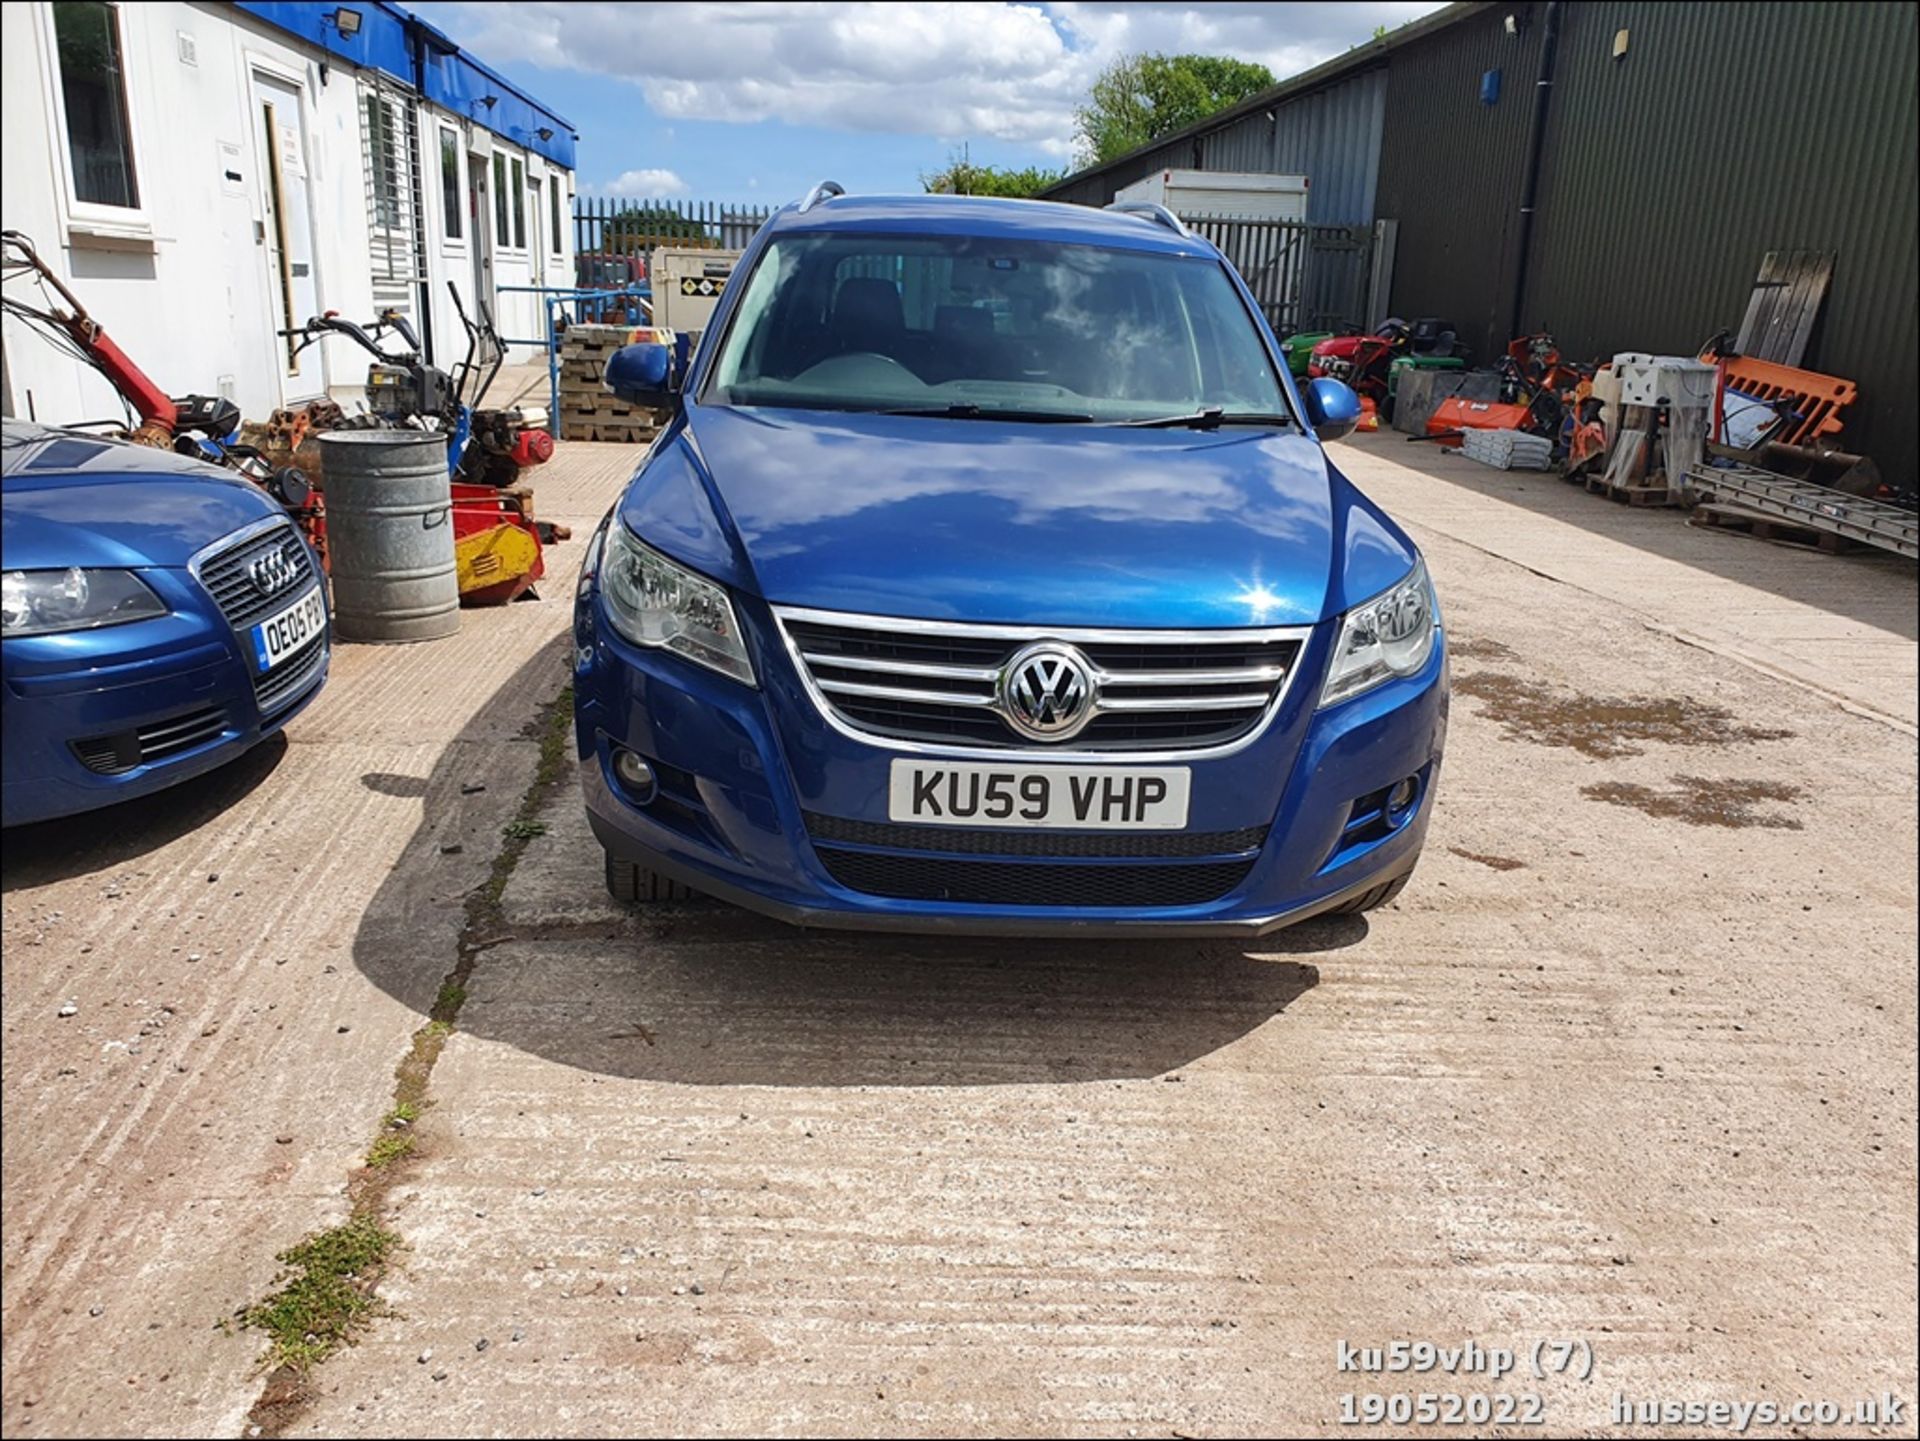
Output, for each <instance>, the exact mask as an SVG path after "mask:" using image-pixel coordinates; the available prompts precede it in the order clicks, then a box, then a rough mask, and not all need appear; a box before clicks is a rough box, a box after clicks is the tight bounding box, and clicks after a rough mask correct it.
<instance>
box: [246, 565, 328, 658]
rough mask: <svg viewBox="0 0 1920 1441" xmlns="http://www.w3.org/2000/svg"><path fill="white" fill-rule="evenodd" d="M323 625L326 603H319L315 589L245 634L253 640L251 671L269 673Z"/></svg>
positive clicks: (325, 617)
mask: <svg viewBox="0 0 1920 1441" xmlns="http://www.w3.org/2000/svg"><path fill="white" fill-rule="evenodd" d="M326 624H327V607H326V603H325V602H324V601H322V600H321V598H320V587H319V586H317V585H316V586H314V587H313V588H312V589H311V590H309V591H308V592H307V593H306V594H305V595H303V596H301V597H300V599H298V600H296V601H295V602H294V603H293V604H292V605H290V606H288V607H287V608H286V609H285V610H283V611H280V612H279V613H278V614H276V615H270V616H268V617H267V618H266V619H265V620H263V621H261V622H260V624H258V625H256V626H255V627H254V628H253V629H252V630H251V631H249V632H248V634H249V635H251V636H252V637H253V668H254V669H255V670H256V671H265V670H272V669H273V667H274V666H276V665H278V664H279V663H280V662H281V661H282V660H285V659H286V658H287V657H288V656H289V655H291V654H293V652H295V651H297V650H298V649H300V647H301V646H303V645H305V644H306V643H307V642H308V641H310V640H312V639H313V638H314V637H315V636H316V635H318V634H319V633H320V632H321V631H322V630H323V629H325V627H326Z"/></svg>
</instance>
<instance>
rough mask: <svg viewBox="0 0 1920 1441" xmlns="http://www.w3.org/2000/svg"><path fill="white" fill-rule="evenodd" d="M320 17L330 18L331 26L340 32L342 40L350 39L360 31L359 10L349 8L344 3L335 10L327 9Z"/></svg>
mask: <svg viewBox="0 0 1920 1441" xmlns="http://www.w3.org/2000/svg"><path fill="white" fill-rule="evenodd" d="M320 18H321V19H322V20H331V21H332V22H333V28H334V29H336V30H338V31H339V32H340V38H341V39H342V40H351V39H353V37H354V36H356V35H358V34H359V33H360V12H359V11H358V10H350V9H348V8H347V7H346V6H345V5H342V6H341V7H340V8H339V9H337V10H329V11H327V13H326V14H324V15H322V16H321V17H320Z"/></svg>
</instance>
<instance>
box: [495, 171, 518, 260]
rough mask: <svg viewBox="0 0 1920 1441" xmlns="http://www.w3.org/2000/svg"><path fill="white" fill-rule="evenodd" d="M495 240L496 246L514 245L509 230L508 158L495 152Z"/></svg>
mask: <svg viewBox="0 0 1920 1441" xmlns="http://www.w3.org/2000/svg"><path fill="white" fill-rule="evenodd" d="M493 240H494V243H495V244H496V245H501V246H507V245H511V244H513V240H512V238H511V232H509V231H508V229H507V157H506V156H505V155H503V154H502V153H501V152H500V151H498V150H496V151H494V152H493Z"/></svg>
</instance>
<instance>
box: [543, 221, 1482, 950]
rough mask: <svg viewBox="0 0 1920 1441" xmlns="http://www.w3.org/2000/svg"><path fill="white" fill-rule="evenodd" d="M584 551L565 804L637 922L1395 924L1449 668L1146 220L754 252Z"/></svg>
mask: <svg viewBox="0 0 1920 1441" xmlns="http://www.w3.org/2000/svg"><path fill="white" fill-rule="evenodd" d="M673 340H674V338H673V337H669V336H665V335H656V336H655V337H654V342H660V341H666V342H667V343H665V344H662V343H648V344H644V345H635V346H631V347H629V348H627V349H626V350H623V351H621V352H618V353H617V354H616V355H615V357H614V358H613V360H612V361H611V362H610V364H609V373H608V384H609V386H610V388H612V389H614V390H616V392H617V393H619V394H622V395H624V396H627V397H628V398H630V399H633V400H635V401H638V402H642V403H647V404H654V405H658V406H662V407H665V408H668V409H670V410H671V413H672V417H671V420H670V422H669V423H668V424H667V425H666V426H665V427H664V428H663V430H662V431H661V433H660V435H659V437H658V439H657V440H656V441H655V443H654V445H653V447H652V448H651V449H650V450H649V451H648V453H647V455H646V457H645V459H644V460H643V461H642V462H641V464H640V467H639V469H638V472H637V473H636V474H635V476H634V478H633V480H632V481H631V482H630V483H629V484H628V486H627V488H626V491H625V493H624V494H623V495H622V496H621V497H620V499H619V501H618V503H617V504H616V505H615V507H614V509H613V511H612V512H611V513H610V514H609V515H608V516H607V518H606V519H605V520H604V521H603V522H602V524H601V526H600V529H599V531H598V533H597V534H596V535H595V537H594V539H593V542H592V544H591V546H590V548H589V551H588V554H587V560H586V566H585V571H584V573H583V576H582V579H581V584H580V590H579V595H578V598H577V603H576V613H575V641H576V649H575V662H574V663H575V677H574V680H575V684H574V698H575V719H576V732H577V740H578V744H579V750H580V755H581V758H582V760H583V763H584V764H583V774H584V778H585V788H586V803H587V809H588V813H589V818H590V820H591V822H592V825H593V830H594V833H595V834H596V836H597V837H598V838H599V840H600V842H601V844H602V846H603V847H604V848H605V850H606V855H607V883H608V886H609V888H610V889H611V890H612V891H613V893H614V894H615V895H616V896H618V897H621V898H623V899H642V898H667V897H671V896H674V895H675V894H677V893H678V892H679V890H680V888H682V887H691V888H693V889H695V890H698V891H702V892H707V893H711V894H713V895H717V896H721V897H724V898H726V899H728V900H731V901H734V902H737V903H739V904H741V905H744V906H747V907H750V908H752V909H754V910H758V911H763V912H766V913H769V914H771V915H775V916H779V917H782V918H784V919H786V920H789V921H793V922H797V923H800V924H804V925H819V926H850V927H865V928H874V929H887V930H911V931H928V930H932V931H945V930H955V931H976V932H995V933H1004V934H1024V935H1045V934H1066V935H1072V934H1155V933H1161V932H1183V933H1187V934H1194V935H1243V936H1244V935H1257V934H1260V933H1262V932H1265V931H1268V930H1271V929H1274V928H1276V927H1278V926H1282V925H1286V924H1289V923H1291V922H1294V921H1298V920H1301V919H1303V918H1305V917H1307V916H1310V915H1314V914H1317V913H1320V912H1325V911H1330V910H1341V911H1359V910H1367V909H1371V908H1373V907H1375V906H1379V905H1381V904H1383V903H1385V902H1386V901H1388V900H1390V899H1391V898H1392V897H1393V896H1394V895H1396V894H1397V893H1398V892H1399V890H1400V888H1401V887H1402V886H1403V885H1405V884H1406V880H1407V877H1408V875H1409V874H1410V873H1411V872H1412V870H1413V867H1414V863H1415V861H1416V860H1417V859H1418V857H1419V853H1420V847H1421V844H1422V841H1423V840H1424V838H1425V833H1426V827H1427V820H1428V815H1429V812H1430V810H1431V807H1432V803H1433V793H1434V784H1435V780H1436V778H1437V775H1438V771H1439V765H1440V754H1441V748H1442V745H1443V742H1444V739H1445V734H1446V722H1447V659H1446V648H1445V643H1444V639H1443V636H1442V632H1441V628H1440V618H1439V614H1438V610H1437V608H1436V605H1435V601H1434V596H1433V590H1432V587H1431V585H1430V583H1429V581H1428V578H1427V573H1426V568H1425V565H1424V563H1423V562H1422V560H1421V558H1420V554H1419V552H1418V550H1417V549H1416V548H1415V546H1414V544H1413V542H1412V541H1411V540H1409V539H1408V538H1407V536H1406V534H1405V533H1404V532H1403V531H1402V530H1401V529H1400V528H1399V527H1398V526H1397V525H1395V524H1394V523H1393V521H1392V520H1390V519H1388V517H1387V516H1386V515H1385V514H1384V513H1382V512H1381V511H1380V510H1379V508H1378V507H1376V506H1375V505H1373V504H1372V502H1370V501H1369V500H1367V498H1366V497H1365V496H1363V495H1361V494H1360V493H1359V491H1357V490H1356V489H1355V488H1354V487H1353V485H1352V484H1351V483H1350V482H1349V481H1348V480H1347V479H1346V478H1345V477H1344V476H1342V475H1341V474H1340V472H1339V471H1338V470H1337V469H1335V467H1334V465H1333V463H1332V462H1331V460H1330V459H1329V457H1328V456H1327V454H1326V452H1325V450H1324V449H1323V448H1322V441H1323V440H1325V439H1334V438H1338V437H1339V436H1341V435H1344V434H1346V433H1347V432H1348V431H1350V430H1351V429H1352V428H1353V424H1354V421H1355V419H1356V417H1357V414H1358V407H1357V402H1356V401H1355V399H1354V397H1353V394H1352V392H1351V391H1348V390H1347V389H1346V388H1345V387H1344V386H1341V385H1340V384H1339V383H1338V382H1334V381H1318V382H1315V383H1313V384H1312V385H1310V386H1309V387H1308V389H1307V390H1306V391H1305V392H1304V393H1302V392H1299V391H1296V389H1295V387H1294V384H1293V382H1292V380H1291V379H1290V378H1289V376H1288V374H1287V369H1286V366H1285V365H1284V364H1283V363H1282V362H1281V358H1280V355H1279V353H1278V347H1277V345H1276V344H1275V341H1274V337H1273V335H1272V333H1271V332H1270V331H1269V329H1268V327H1267V325H1266V322H1265V321H1264V320H1263V318H1262V317H1261V314H1260V311H1259V308H1258V307H1257V305H1256V304H1255V302H1254V300H1253V297H1252V296H1251V294H1250V293H1249V292H1248V290H1247V287H1246V286H1245V285H1244V284H1243V283H1242V281H1241V280H1240V278H1239V277H1238V275H1236V274H1235V272H1234V270H1233V268H1232V267H1231V266H1230V265H1228V263H1227V262H1226V261H1225V259H1224V258H1223V257H1222V256H1221V254H1220V252H1219V251H1218V250H1216V249H1215V248H1214V247H1213V246H1212V245H1211V244H1209V243H1208V242H1207V241H1205V240H1203V239H1200V238H1198V237H1197V236H1195V235H1193V234H1191V233H1189V232H1188V231H1187V229H1186V228H1185V227H1184V226H1183V225H1182V224H1181V223H1180V222H1179V221H1178V220H1177V219H1176V218H1175V217H1173V216H1172V215H1170V214H1168V213H1167V212H1165V211H1164V210H1159V209H1158V208H1157V207H1138V206H1134V207H1127V208H1115V209H1109V210H1106V211H1101V210H1092V209H1085V208H1081V207H1076V206H1066V205H1052V204H1045V203H1041V202H1035V201H1005V200H985V199H971V198H960V197H951V196H935V195H927V196H912V197H885V198H855V197H850V196H846V195H844V194H843V193H842V192H841V191H840V188H839V187H838V186H835V185H832V184H831V183H828V184H824V185H822V186H820V187H817V188H816V189H815V191H814V192H813V193H812V194H811V195H809V196H808V197H807V199H806V200H804V201H802V202H800V203H799V204H797V205H792V206H788V207H787V208H786V209H784V210H782V211H781V212H779V213H778V214H776V215H775V216H774V217H773V218H772V219H771V220H769V221H768V222H767V224H766V225H765V227H764V228H763V229H762V230H761V231H760V233H759V234H758V235H757V236H756V237H755V238H754V241H753V243H752V245H751V246H750V247H749V249H748V251H747V253H746V254H745V255H744V256H743V257H742V259H741V263H740V264H739V266H738V267H737V268H736V270H735V274H734V277H733V279H732V280H730V281H729V282H728V286H727V289H726V292H725V294H724V296H723V297H722V300H721V303H720V306H719V308H718V310H717V311H716V312H715V314H714V317H713V321H712V325H711V328H710V329H709V330H708V331H707V332H706V333H705V334H704V335H703V336H701V337H699V339H698V344H697V345H696V346H695V347H694V348H693V354H692V358H691V361H690V362H689V361H688V359H687V346H686V344H685V337H680V338H679V341H680V343H679V344H678V346H677V347H676V346H675V345H674V344H673V343H672V342H673Z"/></svg>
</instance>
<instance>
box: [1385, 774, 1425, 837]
mask: <svg viewBox="0 0 1920 1441" xmlns="http://www.w3.org/2000/svg"><path fill="white" fill-rule="evenodd" d="M1419 794H1420V777H1418V776H1408V777H1407V778H1406V779H1405V780H1403V781H1401V782H1400V784H1399V785H1397V786H1395V787H1394V788H1393V789H1392V790H1390V791H1388V792H1387V819H1388V820H1389V821H1390V822H1392V823H1393V824H1394V825H1396V826H1397V825H1399V824H1400V822H1402V821H1404V820H1405V819H1406V818H1407V812H1408V811H1410V810H1412V809H1413V802H1414V798H1415V797H1416V796H1418V795H1419Z"/></svg>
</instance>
